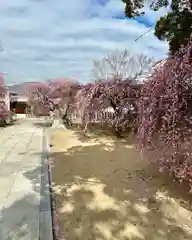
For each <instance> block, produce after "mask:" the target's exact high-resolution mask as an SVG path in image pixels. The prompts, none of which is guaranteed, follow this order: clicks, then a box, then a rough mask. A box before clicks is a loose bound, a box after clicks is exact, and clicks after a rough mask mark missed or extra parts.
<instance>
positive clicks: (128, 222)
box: [52, 129, 192, 240]
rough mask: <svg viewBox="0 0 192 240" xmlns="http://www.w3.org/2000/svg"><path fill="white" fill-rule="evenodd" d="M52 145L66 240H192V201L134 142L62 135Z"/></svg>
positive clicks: (76, 133) (54, 136)
mask: <svg viewBox="0 0 192 240" xmlns="http://www.w3.org/2000/svg"><path fill="white" fill-rule="evenodd" d="M52 143H53V148H52V151H53V153H52V157H53V168H52V174H53V176H52V177H53V190H54V197H55V198H56V208H57V212H58V217H59V224H60V228H61V232H62V234H63V235H64V237H65V239H66V240H75V239H76V240H77V239H78V240H80V239H81V240H82V239H83V240H88V239H97V240H126V239H134V240H140V239H142V240H143V239H146V240H150V239H169V240H172V239H174V240H175V239H177V240H181V239H182V240H183V239H192V211H191V206H192V205H191V196H189V195H188V193H187V192H185V189H183V188H180V187H179V186H178V185H177V184H176V183H173V182H172V181H171V180H170V179H169V178H168V177H167V176H164V175H162V174H161V173H159V172H158V171H157V170H156V168H155V167H154V166H153V165H152V164H151V163H150V164H149V163H148V161H147V158H143V157H142V156H140V154H139V153H138V152H137V151H136V149H135V146H134V141H133V139H132V138H131V137H130V138H129V139H128V141H126V142H125V141H123V140H121V139H119V140H117V139H115V138H114V137H112V136H108V135H107V134H104V135H99V134H98V133H97V134H89V136H88V137H85V136H84V135H82V134H81V132H80V131H77V129H73V130H57V131H54V132H53V133H52Z"/></svg>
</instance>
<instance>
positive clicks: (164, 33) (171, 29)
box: [122, 0, 192, 54]
mask: <svg viewBox="0 0 192 240" xmlns="http://www.w3.org/2000/svg"><path fill="white" fill-rule="evenodd" d="M122 1H123V2H124V3H125V4H126V5H125V15H126V16H127V17H129V18H134V17H136V16H141V15H144V14H145V12H143V11H142V10H143V7H144V0H134V1H130V0H122ZM163 6H168V1H167V0H157V1H156V0H154V1H153V2H152V3H151V5H150V7H151V9H152V10H154V11H158V10H159V8H161V7H163ZM170 7H171V12H169V13H168V14H167V15H166V16H163V17H161V18H160V19H159V20H158V21H157V23H156V26H155V36H157V38H158V39H160V40H166V41H168V42H169V50H170V54H174V53H175V52H177V51H178V50H179V48H180V47H181V46H182V45H187V43H188V41H189V39H190V37H191V33H192V1H190V0H172V2H171V6H170Z"/></svg>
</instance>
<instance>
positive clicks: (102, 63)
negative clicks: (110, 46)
mask: <svg viewBox="0 0 192 240" xmlns="http://www.w3.org/2000/svg"><path fill="white" fill-rule="evenodd" d="M152 63H153V59H152V58H150V57H147V56H145V55H143V54H139V55H131V54H130V52H129V51H128V50H127V49H125V50H123V51H119V50H116V51H114V52H112V53H109V54H108V55H107V56H105V57H103V58H101V59H100V60H94V61H93V69H92V74H93V77H94V80H96V81H98V80H99V81H100V80H107V79H110V77H113V78H123V77H126V78H128V79H130V80H132V81H134V80H136V79H137V78H139V77H141V76H142V75H143V74H145V73H147V72H150V71H151V69H152Z"/></svg>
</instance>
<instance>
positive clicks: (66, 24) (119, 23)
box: [0, 0, 168, 83]
mask: <svg viewBox="0 0 192 240" xmlns="http://www.w3.org/2000/svg"><path fill="white" fill-rule="evenodd" d="M98 2H102V3H103V4H99V3H98ZM105 2H106V3H105ZM123 11H124V5H123V4H122V3H121V1H117V0H108V1H107V0H106V1H104V0H102V1H101V0H97V1H96V0H78V1H63V0H54V1H52V0H41V1H40V0H17V1H13V0H6V1H3V3H1V7H0V15H1V21H0V32H1V37H0V42H1V44H2V45H3V46H2V47H3V48H4V52H2V53H1V55H0V71H2V72H7V74H8V76H7V77H6V81H7V83H12V82H22V81H31V80H32V79H33V80H43V79H46V78H48V77H69V78H76V79H79V80H80V81H82V82H85V81H88V80H89V79H90V70H91V66H92V60H93V59H95V58H100V57H102V56H103V55H105V54H107V53H108V52H109V51H112V50H114V49H123V48H127V49H128V50H130V51H131V52H133V53H145V54H148V55H150V56H152V57H156V58H157V59H160V58H163V57H165V55H166V53H167V50H168V45H167V44H166V43H164V42H160V41H158V40H157V39H156V38H155V37H154V35H153V32H150V33H148V34H147V35H146V36H145V37H143V38H141V39H140V40H139V41H137V42H135V41H134V40H135V38H137V37H138V36H139V35H141V34H142V33H143V32H145V31H146V30H147V29H148V28H147V27H146V26H145V25H144V24H140V23H138V22H137V21H134V20H127V19H118V18H114V17H115V16H119V15H122V14H123ZM153 14H154V13H153ZM150 16H152V17H153V18H154V16H156V15H150Z"/></svg>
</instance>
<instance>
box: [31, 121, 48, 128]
mask: <svg viewBox="0 0 192 240" xmlns="http://www.w3.org/2000/svg"><path fill="white" fill-rule="evenodd" d="M34 126H35V127H38V128H48V127H51V126H52V122H51V121H47V122H35V123H34Z"/></svg>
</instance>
